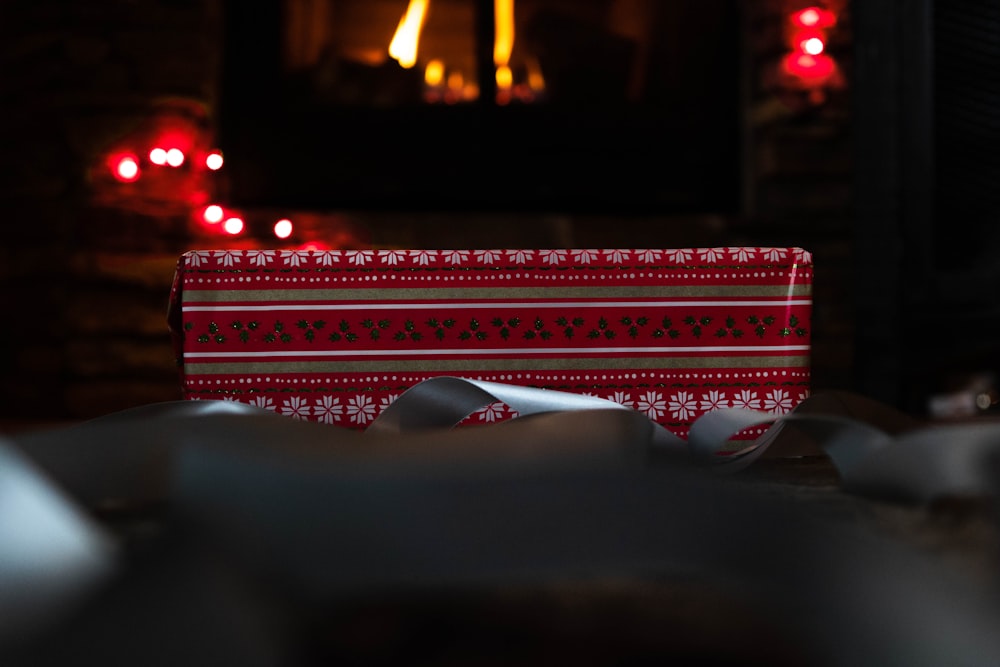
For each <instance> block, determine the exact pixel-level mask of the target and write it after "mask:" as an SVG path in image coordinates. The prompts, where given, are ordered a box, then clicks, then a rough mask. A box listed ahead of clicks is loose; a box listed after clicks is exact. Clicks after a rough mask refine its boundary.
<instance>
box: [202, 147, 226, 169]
mask: <svg viewBox="0 0 1000 667" xmlns="http://www.w3.org/2000/svg"><path fill="white" fill-rule="evenodd" d="M205 166H206V167H208V168H209V169H211V170H212V171H216V170H218V169H221V168H222V153H220V152H219V151H212V152H211V153H209V154H208V155H207V156H205Z"/></svg>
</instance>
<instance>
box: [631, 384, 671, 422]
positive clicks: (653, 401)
mask: <svg viewBox="0 0 1000 667" xmlns="http://www.w3.org/2000/svg"><path fill="white" fill-rule="evenodd" d="M635 408H636V410H638V411H639V412H643V413H645V414H646V416H647V417H649V418H650V419H656V418H657V417H659V416H660V415H661V414H663V413H664V412H666V411H667V404H666V402H665V401H664V400H663V396H662V395H660V394H659V393H658V392H655V391H647V392H646V393H645V394H643V396H642V397H641V398H639V400H638V401H637V402H636V404H635Z"/></svg>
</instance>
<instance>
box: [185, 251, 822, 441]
mask: <svg viewBox="0 0 1000 667" xmlns="http://www.w3.org/2000/svg"><path fill="white" fill-rule="evenodd" d="M811 286H812V260H811V256H810V254H809V253H808V252H807V251H805V250H803V249H801V248H758V247H753V248H751V247H733V248H691V249H673V250H667V249H601V250H587V249H545V250H527V249H522V250H343V251H338V250H333V251H318V250H197V251H191V252H188V253H185V254H184V255H183V256H182V257H181V258H180V261H179V263H178V268H177V273H176V276H175V281H174V287H173V291H172V295H171V310H170V316H169V320H170V325H171V330H172V332H173V333H174V336H175V344H176V349H177V354H178V361H179V364H180V368H181V374H182V385H183V395H184V397H185V398H189V399H222V400H236V401H242V402H245V403H250V404H252V405H256V406H259V407H264V408H268V409H271V410H275V411H277V412H279V413H281V414H285V415H288V416H290V417H293V418H297V419H308V420H313V421H321V422H326V423H331V424H339V425H342V426H347V427H353V428H358V429H363V428H365V427H366V426H367V425H368V424H370V423H371V422H372V420H374V419H375V417H376V416H378V415H379V414H380V413H381V411H382V410H384V409H385V407H386V406H388V405H389V404H391V403H392V402H393V401H394V400H395V399H396V398H397V397H398V396H399V395H400V394H401V393H402V392H404V391H406V390H407V389H408V388H409V387H412V386H413V385H415V384H417V383H419V382H421V381H423V380H425V379H427V378H431V377H436V376H442V375H449V376H457V377H466V378H470V379H476V380H485V381H489V382H500V383H508V384H515V385H523V386H529V387H539V388H549V389H558V390H561V391H569V392H574V393H580V394H589V395H594V396H598V397H601V398H606V399H610V400H612V401H615V402H618V403H621V404H623V405H626V406H628V407H631V408H634V409H636V410H639V411H641V412H643V413H645V414H646V415H648V416H649V417H650V418H651V419H653V420H654V421H656V422H658V423H660V424H662V425H663V426H665V427H666V428H667V429H668V430H670V431H671V432H673V433H675V434H676V435H678V436H680V437H682V438H683V437H686V435H687V431H688V428H689V426H690V424H691V423H692V422H693V421H694V420H695V419H696V418H697V417H699V416H700V415H702V414H704V413H705V412H708V411H711V410H714V409H717V408H720V407H741V408H749V409H754V410H763V411H767V412H772V413H774V414H783V413H785V412H788V411H789V410H791V409H792V408H793V407H794V406H795V405H797V404H798V403H799V402H801V401H802V400H803V399H804V398H805V397H806V396H807V395H808V392H809V352H810V333H811V328H810V327H811V324H810V314H811V308H812V296H811V295H812V291H811ZM513 416H515V415H514V414H513V413H512V410H511V409H510V408H509V407H508V406H505V405H503V404H500V403H498V404H494V405H491V406H488V407H486V408H483V409H482V410H480V411H478V412H477V413H475V414H474V415H472V416H470V417H469V418H468V420H467V421H471V422H476V421H478V422H493V421H499V420H503V419H508V418H510V417H513ZM750 435H752V434H750Z"/></svg>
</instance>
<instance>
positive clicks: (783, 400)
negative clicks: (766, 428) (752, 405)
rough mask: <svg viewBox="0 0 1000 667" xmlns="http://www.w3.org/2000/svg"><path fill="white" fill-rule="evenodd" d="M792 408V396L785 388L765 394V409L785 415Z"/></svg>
mask: <svg viewBox="0 0 1000 667" xmlns="http://www.w3.org/2000/svg"><path fill="white" fill-rule="evenodd" d="M791 409H792V398H791V397H790V396H789V395H788V392H787V391H785V390H784V389H774V390H772V391H770V392H769V393H768V394H766V395H765V396H764V410H766V411H767V412H770V413H771V414H775V415H783V414H785V413H786V412H788V411H789V410H791Z"/></svg>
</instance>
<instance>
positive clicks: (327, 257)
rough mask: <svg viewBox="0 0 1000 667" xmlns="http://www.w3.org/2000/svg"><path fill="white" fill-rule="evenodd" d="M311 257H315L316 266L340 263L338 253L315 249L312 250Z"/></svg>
mask: <svg viewBox="0 0 1000 667" xmlns="http://www.w3.org/2000/svg"><path fill="white" fill-rule="evenodd" d="M313 257H314V258H315V259H316V264H317V265H318V266H333V265H334V263H338V264H339V263H340V255H339V254H338V253H332V252H323V251H321V250H316V251H314V252H313Z"/></svg>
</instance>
